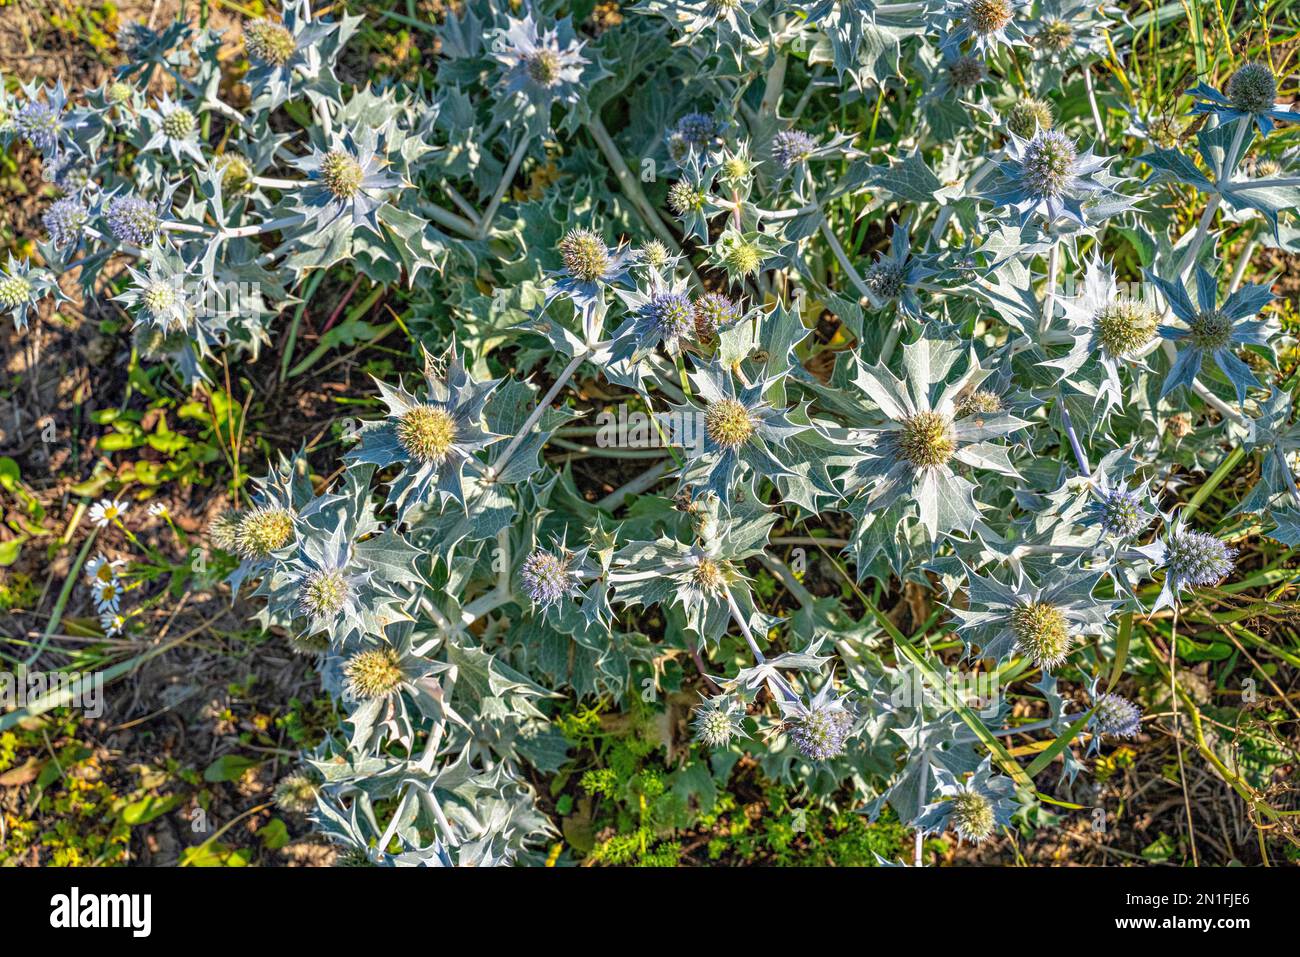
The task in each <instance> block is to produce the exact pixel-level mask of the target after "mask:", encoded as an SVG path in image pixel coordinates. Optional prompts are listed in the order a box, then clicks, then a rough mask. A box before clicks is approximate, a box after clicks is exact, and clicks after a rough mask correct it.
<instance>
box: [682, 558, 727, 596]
mask: <svg viewBox="0 0 1300 957" xmlns="http://www.w3.org/2000/svg"><path fill="white" fill-rule="evenodd" d="M691 581H693V582H694V583H695V585H696V586H697V587H698V588H700V589H701V590H702V591H706V592H709V593H711V594H716V593H719V592H721V591H722V590H723V589H724V588H726V587H727V579H726V576H725V575H723V573H722V568H721V567H720V566H719V565H718V563H717V562H715V561H714V560H713V559H711V558H701V559H700V560H699V562H698V563H697V564H696V566H695V570H694V571H693V572H692V573H691Z"/></svg>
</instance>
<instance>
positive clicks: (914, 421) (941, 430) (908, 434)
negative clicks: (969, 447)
mask: <svg viewBox="0 0 1300 957" xmlns="http://www.w3.org/2000/svg"><path fill="white" fill-rule="evenodd" d="M897 442H898V454H899V455H901V456H902V457H903V458H904V459H905V460H906V461H907V462H909V463H911V465H912V467H913V468H915V469H932V468H938V467H940V466H942V465H946V464H947V463H948V460H949V459H951V458H952V454H953V453H954V452H955V451H957V438H956V436H955V435H954V434H953V429H952V420H951V419H949V418H948V416H946V415H944V414H942V413H941V412H918V413H916V415H912V416H908V417H907V418H906V419H904V420H903V427H902V428H901V429H899V430H898V433H897Z"/></svg>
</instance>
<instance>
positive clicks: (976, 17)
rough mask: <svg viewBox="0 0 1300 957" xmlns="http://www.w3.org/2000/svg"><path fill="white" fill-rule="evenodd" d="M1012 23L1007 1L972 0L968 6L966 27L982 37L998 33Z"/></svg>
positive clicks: (1009, 5) (1009, 6)
mask: <svg viewBox="0 0 1300 957" xmlns="http://www.w3.org/2000/svg"><path fill="white" fill-rule="evenodd" d="M1010 22H1011V4H1009V3H1008V2H1007V0H970V2H968V3H967V4H966V25H967V26H968V27H970V29H971V32H972V33H975V34H977V35H980V36H987V35H988V34H990V33H997V32H998V31H999V30H1001V29H1002V28H1003V27H1005V26H1006V25H1007V24H1008V23H1010Z"/></svg>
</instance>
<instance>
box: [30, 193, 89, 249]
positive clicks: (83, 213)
mask: <svg viewBox="0 0 1300 957" xmlns="http://www.w3.org/2000/svg"><path fill="white" fill-rule="evenodd" d="M89 221H90V211H89V210H88V209H86V207H85V205H84V204H83V203H82V202H81V200H80V199H78V198H76V197H75V196H64V197H63V198H62V199H56V200H55V201H54V202H53V203H51V204H50V208H49V209H47V210H46V211H45V215H44V216H42V217H41V222H42V224H44V226H45V230H46V232H48V233H49V234H50V242H52V243H54V245H55V246H57V247H59V248H63V247H65V246H71V245H73V244H75V243H76V242H77V241H78V240H80V239H81V232H82V230H83V229H85V227H86V224H87V223H88V222H89Z"/></svg>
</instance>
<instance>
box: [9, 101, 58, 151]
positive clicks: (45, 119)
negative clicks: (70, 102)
mask: <svg viewBox="0 0 1300 957" xmlns="http://www.w3.org/2000/svg"><path fill="white" fill-rule="evenodd" d="M14 129H15V130H17V131H18V134H19V135H20V136H22V137H24V138H26V140H27V142H29V143H31V144H32V146H34V147H36V148H37V149H38V150H40V151H41V152H42V153H48V152H49V151H50V150H52V149H54V146H55V144H57V143H58V141H59V115H58V113H56V112H55V111H54V108H53V107H52V106H50V105H49V104H48V103H46V102H44V101H43V100H28V101H27V102H26V103H24V104H23V105H22V108H21V109H19V111H18V115H17V116H15V117H14Z"/></svg>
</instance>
